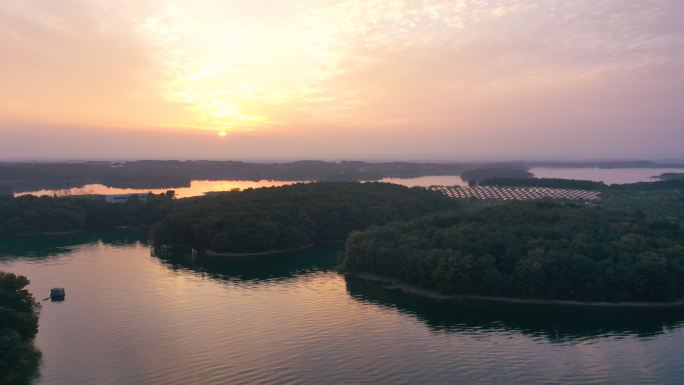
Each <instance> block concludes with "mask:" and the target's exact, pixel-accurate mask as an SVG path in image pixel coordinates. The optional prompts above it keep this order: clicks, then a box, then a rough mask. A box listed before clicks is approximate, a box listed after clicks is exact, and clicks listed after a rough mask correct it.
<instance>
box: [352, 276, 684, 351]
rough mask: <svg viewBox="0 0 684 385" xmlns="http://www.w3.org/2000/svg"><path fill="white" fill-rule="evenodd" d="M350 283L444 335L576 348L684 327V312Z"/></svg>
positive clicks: (365, 296) (359, 296)
mask: <svg viewBox="0 0 684 385" xmlns="http://www.w3.org/2000/svg"><path fill="white" fill-rule="evenodd" d="M345 281H346V285H347V291H348V293H349V295H350V296H352V297H353V298H354V299H356V300H358V301H361V302H366V303H372V304H376V305H380V306H383V307H388V308H394V309H397V310H399V311H400V312H402V313H405V314H410V315H412V316H414V317H416V318H417V319H418V320H420V321H421V322H423V323H425V324H426V325H427V326H428V327H429V328H430V329H431V330H433V331H439V332H450V333H463V332H477V331H504V332H507V331H512V332H518V333H522V334H525V335H529V336H532V337H540V338H545V339H547V340H549V341H551V342H558V343H572V342H576V341H581V340H587V339H595V338H602V337H623V336H632V337H648V336H654V335H659V334H662V333H665V332H668V331H672V330H675V329H678V328H680V327H681V326H682V324H683V323H684V308H621V307H605V308H593V307H580V306H565V305H528V304H510V303H491V302H476V301H458V302H456V301H444V300H434V299H428V298H422V297H417V296H413V295H407V294H405V293H403V292H401V291H399V290H391V289H388V288H385V287H383V285H381V284H378V283H376V282H368V281H365V280H361V279H358V278H354V277H349V276H347V277H345Z"/></svg>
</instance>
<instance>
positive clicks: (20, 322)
mask: <svg viewBox="0 0 684 385" xmlns="http://www.w3.org/2000/svg"><path fill="white" fill-rule="evenodd" d="M28 284H29V281H28V279H26V277H24V276H17V275H14V274H11V273H6V272H3V271H0V383H2V384H23V383H29V381H30V380H31V378H33V377H34V376H35V375H36V374H37V372H38V364H39V362H40V352H39V351H38V350H36V348H35V347H34V345H33V338H34V337H35V336H36V334H37V333H38V312H39V309H40V305H39V304H38V302H36V300H35V299H34V298H33V295H31V293H29V291H28V290H26V289H25V288H26V286H27V285H28Z"/></svg>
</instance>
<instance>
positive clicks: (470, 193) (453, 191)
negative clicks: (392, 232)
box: [429, 186, 601, 201]
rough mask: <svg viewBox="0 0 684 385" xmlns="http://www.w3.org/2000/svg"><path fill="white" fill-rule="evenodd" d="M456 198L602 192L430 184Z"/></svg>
mask: <svg viewBox="0 0 684 385" xmlns="http://www.w3.org/2000/svg"><path fill="white" fill-rule="evenodd" d="M429 189H430V190H434V191H439V192H441V193H443V194H445V195H446V196H448V197H450V198H454V199H493V200H504V201H508V200H518V201H525V200H533V199H578V200H585V201H590V200H595V199H599V198H600V194H601V193H600V192H597V191H589V190H575V189H562V188H550V187H497V186H472V187H471V186H430V187H429Z"/></svg>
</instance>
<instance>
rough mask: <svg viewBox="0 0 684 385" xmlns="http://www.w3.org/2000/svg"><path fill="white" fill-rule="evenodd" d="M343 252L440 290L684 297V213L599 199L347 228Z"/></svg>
mask: <svg viewBox="0 0 684 385" xmlns="http://www.w3.org/2000/svg"><path fill="white" fill-rule="evenodd" d="M681 203H682V204H681V207H679V210H681V211H684V202H681ZM345 255H346V257H345V266H344V267H345V269H347V270H348V271H351V272H367V273H373V274H377V275H380V276H382V277H389V278H396V279H398V280H399V281H400V282H404V283H408V284H412V285H416V286H418V287H421V288H425V289H430V290H435V291H437V292H439V293H443V294H468V295H484V296H495V297H517V298H537V299H557V300H575V301H592V302H593V301H608V302H621V301H644V302H650V301H653V302H669V301H681V300H682V299H683V298H684V232H683V231H682V227H681V222H680V219H679V218H677V217H672V218H663V217H654V216H649V215H646V214H645V213H644V212H642V211H638V210H631V211H630V210H622V209H615V208H607V207H602V206H600V205H585V204H572V203H566V202H548V201H541V202H511V203H506V204H498V205H491V206H484V207H474V208H470V209H466V210H462V211H460V212H453V213H448V214H440V215H433V216H429V217H426V218H419V219H416V220H413V221H408V222H396V223H392V224H388V225H385V226H376V227H372V228H370V229H368V230H366V231H363V232H355V233H352V234H351V235H350V236H349V238H348V239H347V243H346V254H345Z"/></svg>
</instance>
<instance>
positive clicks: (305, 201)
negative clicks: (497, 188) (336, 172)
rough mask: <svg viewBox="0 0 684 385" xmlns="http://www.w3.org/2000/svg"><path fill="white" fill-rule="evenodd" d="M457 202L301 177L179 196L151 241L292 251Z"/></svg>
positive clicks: (384, 186) (394, 188)
mask: <svg viewBox="0 0 684 385" xmlns="http://www.w3.org/2000/svg"><path fill="white" fill-rule="evenodd" d="M458 206H459V203H458V202H457V201H454V200H451V199H449V198H447V197H446V196H444V195H442V194H440V193H437V192H434V191H430V190H427V189H422V188H407V187H404V186H399V185H395V184H390V183H349V182H321V183H300V184H294V185H290V186H283V187H277V188H261V189H254V190H245V191H239V192H224V193H217V194H214V195H211V196H207V197H203V198H195V199H187V200H184V201H181V202H178V203H177V204H176V205H175V206H174V207H173V209H172V210H171V211H170V212H169V213H168V215H167V216H166V218H164V220H163V221H161V222H160V223H159V224H158V225H157V226H155V229H154V231H153V236H154V238H153V240H154V243H155V245H157V246H162V245H167V246H183V245H184V246H191V247H193V248H195V249H198V250H209V251H213V252H225V253H254V252H263V251H271V250H281V249H291V248H298V247H304V246H307V245H311V244H320V243H325V242H343V241H344V240H345V238H346V237H347V234H348V233H349V232H350V231H352V230H359V229H365V228H367V227H368V226H371V225H374V224H383V223H387V222H390V221H395V220H401V219H404V220H406V219H413V218H416V217H419V216H421V215H425V214H428V213H431V212H435V211H442V210H452V209H455V208H457V207H458Z"/></svg>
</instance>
